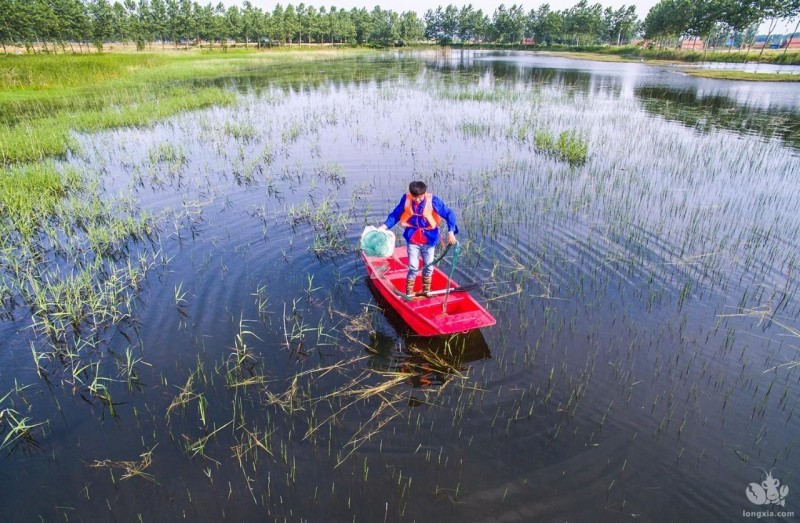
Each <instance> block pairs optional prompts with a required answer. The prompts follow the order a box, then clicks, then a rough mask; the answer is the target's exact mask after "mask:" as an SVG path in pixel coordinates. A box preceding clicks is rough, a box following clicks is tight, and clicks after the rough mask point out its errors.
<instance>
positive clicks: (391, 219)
mask: <svg viewBox="0 0 800 523" xmlns="http://www.w3.org/2000/svg"><path fill="white" fill-rule="evenodd" d="M405 209H406V195H405V194H404V195H403V196H402V197H401V198H400V203H398V204H397V207H395V208H394V210H393V211H392V212H390V213H389V216H387V217H386V220H385V221H384V222H383V223H382V224H381V225H380V226H379V227H378V230H381V231H384V230H386V229H391V228H392V227H394V226H395V225H396V224H397V222H399V221H400V217H401V216H402V215H403V211H405Z"/></svg>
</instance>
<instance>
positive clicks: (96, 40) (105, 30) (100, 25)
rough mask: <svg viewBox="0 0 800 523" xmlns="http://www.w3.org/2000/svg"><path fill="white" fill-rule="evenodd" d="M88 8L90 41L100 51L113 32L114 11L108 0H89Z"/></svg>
mask: <svg viewBox="0 0 800 523" xmlns="http://www.w3.org/2000/svg"><path fill="white" fill-rule="evenodd" d="M88 9H89V19H90V20H91V24H92V43H93V44H94V46H95V47H96V48H97V51H98V52H101V51H102V50H103V44H104V43H106V42H108V41H109V40H110V39H111V36H112V35H113V34H114V13H113V11H112V8H111V4H109V3H108V0H91V1H90V2H89V6H88Z"/></svg>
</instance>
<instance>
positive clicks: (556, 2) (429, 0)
mask: <svg viewBox="0 0 800 523" xmlns="http://www.w3.org/2000/svg"><path fill="white" fill-rule="evenodd" d="M219 1H221V2H222V3H223V4H224V5H227V6H230V5H237V6H241V5H242V3H243V2H244V0H212V3H214V4H217V3H218V2H219ZM578 1H579V0H541V1H537V2H529V1H528V2H526V1H520V0H472V1H469V0H465V1H454V0H328V1H323V0H282V1H278V0H250V2H251V3H252V4H253V6H255V7H260V8H261V9H263V10H265V11H272V9H273V8H274V7H275V4H276V3H280V4H281V5H283V6H286V5H287V4H292V5H294V6H297V5H299V4H300V3H304V4H305V5H313V6H314V7H316V8H320V7H322V6H325V7H326V8H330V7H331V6H335V7H336V8H337V9H346V10H350V9H352V8H353V7H356V8H358V9H361V8H362V7H364V8H366V9H367V10H370V11H371V10H372V9H373V8H374V7H375V6H376V5H377V6H380V7H381V9H386V10H391V11H395V12H397V13H402V12H403V11H414V12H416V13H417V14H418V15H419V16H420V17H422V16H423V15H424V14H425V12H426V11H427V10H428V9H436V8H437V7H438V6H442V7H445V6H447V5H448V4H453V5H454V6H456V7H458V8H461V7H462V6H464V5H468V4H472V6H473V7H474V8H475V9H476V10H477V9H481V10H483V12H484V13H485V14H487V15H489V17H491V16H492V13H493V12H494V10H495V9H497V7H499V6H500V4H505V6H506V7H510V6H512V5H514V4H518V5H522V6H523V7H524V8H525V10H526V11H529V10H531V9H538V8H539V6H541V5H543V4H550V9H551V10H553V11H562V10H564V9H569V8H571V7H572V6H574V5H575V4H577V3H578ZM199 3H204V2H199ZM588 3H589V5H592V4H595V3H599V4H600V5H602V6H603V7H604V8H605V7H612V8H614V9H619V8H620V7H622V6H628V5H635V6H636V14H637V15H638V16H639V19H640V20H644V18H645V17H646V16H647V13H648V12H649V11H650V9H651V8H652V7H653V6H654V5H656V4H657V3H658V0H636V1H633V2H631V1H630V0H629V1H627V2H626V1H624V0H588ZM795 23H796V21H795V22H792V23H782V22H779V23H778V25H777V27H776V28H775V30H773V34H783V33H789V32H791V31H793V30H794V27H795ZM768 29H769V27H768V24H764V25H762V26H761V27H760V28H759V31H758V32H759V33H765V34H766V32H767V31H768Z"/></svg>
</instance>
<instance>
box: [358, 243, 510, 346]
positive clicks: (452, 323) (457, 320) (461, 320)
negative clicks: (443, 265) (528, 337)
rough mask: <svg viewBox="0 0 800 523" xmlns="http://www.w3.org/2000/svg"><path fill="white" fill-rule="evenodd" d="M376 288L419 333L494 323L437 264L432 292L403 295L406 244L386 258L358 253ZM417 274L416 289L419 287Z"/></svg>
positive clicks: (447, 331) (440, 332)
mask: <svg viewBox="0 0 800 523" xmlns="http://www.w3.org/2000/svg"><path fill="white" fill-rule="evenodd" d="M361 256H362V257H363V258H364V262H365V263H366V264H367V271H368V272H369V277H370V278H371V279H372V281H373V282H374V284H375V288H376V289H377V291H378V292H379V293H380V294H381V296H383V297H384V298H385V299H386V301H387V302H388V303H389V305H390V306H391V307H392V308H393V309H394V310H395V311H397V313H398V314H399V315H400V317H401V318H403V320H404V321H405V322H406V323H407V324H408V326H409V327H411V330H413V331H414V332H415V333H417V334H418V335H420V336H442V335H446V334H455V333H457V332H466V331H470V330H472V329H480V328H482V327H488V326H490V325H494V324H495V319H494V317H492V315H491V314H489V313H488V312H487V311H486V309H484V308H483V307H482V306H481V305H480V304H479V303H478V302H477V301H475V298H473V297H472V296H471V295H470V294H469V293H468V292H465V291H462V290H459V285H458V284H457V283H456V282H455V281H453V280H450V287H449V289H450V291H449V292H448V291H447V281H448V278H447V275H446V274H445V273H444V272H443V271H442V270H440V269H439V268H438V267H434V269H433V280H432V283H431V292H430V293H429V294H428V295H427V296H425V295H420V296H417V297H416V298H414V299H411V300H409V299H408V298H407V296H406V295H405V289H406V275H407V274H408V253H407V252H406V247H405V246H402V247H395V249H394V254H393V255H392V256H391V257H389V258H382V257H374V256H366V255H365V254H363V253H362V254H361ZM421 280H422V278H421V277H418V278H417V283H416V285H417V286H416V287H415V288H414V291H415V292H419V291H421V290H422V282H421Z"/></svg>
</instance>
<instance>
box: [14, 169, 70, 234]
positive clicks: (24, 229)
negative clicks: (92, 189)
mask: <svg viewBox="0 0 800 523" xmlns="http://www.w3.org/2000/svg"><path fill="white" fill-rule="evenodd" d="M80 180H81V178H80V176H79V175H78V174H77V173H76V172H75V171H73V170H66V171H65V172H64V173H60V172H58V170H57V169H56V166H55V165H54V164H53V163H51V162H45V163H40V164H34V165H23V166H15V167H11V168H8V169H2V170H0V211H2V213H1V214H2V216H3V221H4V222H6V223H5V224H4V225H5V227H4V229H6V228H8V229H6V232H8V231H9V230H17V231H18V232H19V234H20V235H21V236H22V237H24V238H27V237H30V236H31V235H33V233H34V232H35V231H36V230H37V229H38V228H39V225H40V224H41V222H42V221H43V220H46V219H48V218H49V217H51V216H52V215H53V214H54V213H55V212H56V210H57V208H58V205H59V202H60V201H61V199H62V198H63V197H64V195H65V194H66V193H67V190H68V188H69V187H75V186H77V185H79V184H80V183H81V181H80ZM4 236H5V234H4Z"/></svg>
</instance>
